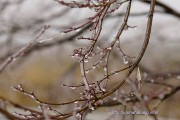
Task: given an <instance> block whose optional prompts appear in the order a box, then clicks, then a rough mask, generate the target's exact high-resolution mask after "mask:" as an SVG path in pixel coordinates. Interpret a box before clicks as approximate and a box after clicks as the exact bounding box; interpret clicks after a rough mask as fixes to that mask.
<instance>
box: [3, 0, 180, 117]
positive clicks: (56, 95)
mask: <svg viewBox="0 0 180 120" xmlns="http://www.w3.org/2000/svg"><path fill="white" fill-rule="evenodd" d="M160 1H162V2H163V3H164V4H166V5H168V6H170V7H171V8H172V9H174V10H175V11H177V12H178V13H180V7H179V5H180V1H179V0H173V1H169V0H160ZM132 7H133V8H132V16H131V17H130V20H129V25H132V26H137V27H135V28H134V29H129V30H127V31H125V32H124V33H123V35H122V37H121V39H122V40H121V47H122V49H123V51H124V52H125V53H127V54H128V55H130V56H136V55H137V54H138V52H139V50H140V48H141V45H142V42H143V38H144V32H145V30H146V23H147V15H148V14H147V12H148V9H149V4H146V3H142V2H139V1H134V2H133V5H132ZM112 9H113V8H112ZM125 10H126V4H125V5H122V6H121V7H120V9H119V10H117V11H116V12H114V13H112V14H111V15H109V16H108V17H107V18H106V19H105V20H104V25H103V27H104V28H103V32H102V35H101V37H100V42H99V43H98V44H99V45H100V46H106V45H107V44H108V43H110V41H111V40H112V39H111V38H113V37H114V35H115V34H116V30H117V29H118V26H119V24H120V23H122V21H123V16H122V13H124V12H125ZM156 11H157V12H156V13H155V16H154V21H153V29H152V36H151V41H150V45H149V47H148V50H147V52H146V54H145V56H144V58H143V59H142V62H141V63H140V65H141V66H142V68H144V69H146V70H148V71H150V72H152V73H166V72H180V54H179V53H180V30H179V28H180V21H179V18H180V17H177V16H174V15H170V14H164V13H162V11H163V9H162V8H161V7H158V6H157V7H156ZM92 15H94V11H93V10H90V9H85V8H83V9H77V8H73V9H71V8H68V7H64V6H62V5H59V4H58V3H57V2H55V1H54V0H43V1H42V0H1V1H0V64H2V63H3V62H4V61H5V60H6V59H7V58H8V57H9V56H10V55H12V54H13V53H15V52H16V51H18V50H19V49H20V48H22V47H23V46H25V45H27V44H28V43H30V42H31V41H32V40H33V39H35V37H36V35H37V34H38V33H39V31H40V30H41V28H42V27H43V25H50V26H51V27H50V28H49V29H48V30H47V31H46V32H45V33H44V34H43V35H42V36H41V38H40V41H39V42H38V43H37V44H35V45H34V46H33V47H32V48H31V49H30V50H28V51H27V52H26V53H25V54H24V55H23V56H22V57H18V58H17V59H15V60H14V61H13V63H11V64H10V65H9V66H8V67H7V68H6V69H5V70H4V71H3V72H2V73H1V74H0V96H2V97H4V98H6V99H8V100H12V101H14V102H16V103H19V104H22V105H25V106H35V105H36V103H35V102H34V101H33V100H32V99H31V98H29V97H26V96H25V95H22V94H21V93H18V92H16V91H14V90H13V89H12V87H13V86H16V85H17V84H22V85H23V86H24V87H25V89H26V90H28V91H33V92H35V94H36V96H37V97H38V98H39V99H41V100H43V101H49V102H55V103H59V102H63V101H66V100H73V98H76V97H77V96H79V93H78V91H80V89H78V90H76V91H75V90H73V89H69V88H66V87H62V86H61V85H62V84H67V85H71V84H77V83H79V82H80V81H81V75H80V68H79V63H78V61H77V59H75V58H72V57H71V55H72V53H73V50H74V49H75V48H79V47H83V46H87V45H89V42H87V41H83V40H77V37H78V36H81V35H88V33H87V31H86V29H88V28H84V29H85V30H84V31H73V32H71V33H68V34H62V32H61V31H63V30H66V29H67V28H68V27H72V26H78V25H81V24H82V23H84V22H85V20H86V18H88V17H90V16H92ZM118 57H120V56H119V55H116V53H115V55H114V56H112V60H111V61H110V64H111V65H112V66H114V67H116V66H117V64H116V63H117V60H119V59H117V58H118ZM120 63H123V59H122V58H121V61H120ZM99 73H101V72H100V70H95V71H94V72H92V73H90V75H89V76H90V78H92V79H94V78H97V77H100V76H98V74H99ZM171 81H172V82H171V83H172V84H173V85H180V80H179V78H177V79H176V78H174V79H173V80H171ZM112 84H113V83H112ZM179 98H180V93H179V92H178V93H176V94H175V95H174V96H172V97H171V98H170V99H168V100H167V101H165V102H163V103H162V105H161V106H160V109H161V110H163V112H161V114H160V115H161V116H162V117H165V118H174V119H179V118H180V111H179V110H180V104H179ZM172 101H173V102H172ZM172 110H173V112H172ZM170 111H171V112H170Z"/></svg>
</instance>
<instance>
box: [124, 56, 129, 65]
mask: <svg viewBox="0 0 180 120" xmlns="http://www.w3.org/2000/svg"><path fill="white" fill-rule="evenodd" d="M123 62H124V64H128V63H129V61H128V60H127V58H126V56H124V57H123Z"/></svg>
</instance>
